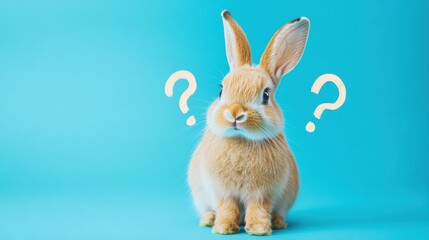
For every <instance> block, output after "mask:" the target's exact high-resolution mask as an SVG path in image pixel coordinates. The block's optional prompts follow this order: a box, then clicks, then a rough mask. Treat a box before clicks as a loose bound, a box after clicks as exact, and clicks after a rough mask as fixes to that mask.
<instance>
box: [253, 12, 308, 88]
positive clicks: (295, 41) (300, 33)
mask: <svg viewBox="0 0 429 240" xmlns="http://www.w3.org/2000/svg"><path fill="white" fill-rule="evenodd" d="M309 28H310V21H309V20H308V19H307V18H305V17H301V18H297V19H295V20H293V21H291V22H289V23H287V24H286V25H284V26H283V27H282V28H280V29H279V30H278V31H277V32H276V33H275V34H274V36H273V37H272V38H271V40H270V42H269V43H268V46H267V48H266V49H265V51H264V54H262V57H261V63H260V65H261V67H262V68H263V69H265V70H266V71H267V72H268V73H269V74H270V75H271V77H273V78H274V81H275V83H276V84H278V82H279V81H280V79H281V78H282V76H283V75H285V74H286V73H288V72H290V71H291V70H292V69H293V68H294V67H295V66H296V64H297V63H298V62H299V60H300V59H301V56H302V53H303V52H304V48H305V44H306V42H307V36H308V30H309Z"/></svg>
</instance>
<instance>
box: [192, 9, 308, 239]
mask: <svg viewBox="0 0 429 240" xmlns="http://www.w3.org/2000/svg"><path fill="white" fill-rule="evenodd" d="M222 17H223V23H224V28H225V41H226V50H227V58H228V63H229V65H230V68H231V71H230V73H229V74H228V75H227V76H226V77H225V78H224V80H223V82H222V85H223V89H222V94H221V96H220V97H219V99H217V100H216V101H215V102H214V103H213V104H212V105H211V106H210V108H209V111H208V114H207V128H206V131H205V134H204V137H203V139H202V141H201V142H200V144H199V145H198V147H197V149H196V150H195V152H194V154H193V157H192V160H191V162H190V166H189V172H188V182H189V185H190V188H191V192H192V197H193V200H194V204H195V207H196V208H197V210H198V212H199V213H200V215H201V220H200V224H201V225H202V226H213V232H214V233H220V234H232V233H237V232H238V231H239V226H240V223H243V224H245V230H246V231H247V232H248V233H249V234H253V235H269V234H271V232H272V228H274V229H279V228H284V227H286V223H285V217H286V214H287V211H288V210H289V209H290V207H291V206H292V205H293V203H294V201H295V198H296V195H297V193H298V172H297V167H296V164H295V159H294V157H293V155H292V153H291V151H290V149H289V146H288V144H287V142H286V140H285V137H284V133H283V124H284V120H283V115H282V112H281V110H280V108H279V107H278V105H277V103H276V101H275V99H274V93H275V90H276V89H277V85H278V83H279V81H280V78H281V77H282V76H283V75H284V74H286V73H287V72H289V71H290V70H292V68H294V67H295V65H296V64H297V63H298V61H299V59H300V58H301V55H302V53H303V51H304V47H305V43H306V40H307V35H308V30H309V21H308V19H306V18H298V19H296V20H294V21H292V22H290V23H288V24H286V25H285V26H283V27H282V28H281V29H280V30H279V31H278V32H277V33H276V34H275V35H274V36H273V38H272V39H271V41H270V43H269V44H268V46H267V48H266V50H265V52H264V54H263V56H262V58H261V63H260V65H259V66H251V53H250V47H249V44H248V41H247V38H246V36H245V34H244V32H243V30H242V29H241V28H240V26H239V25H238V24H237V23H236V22H235V21H234V20H233V19H232V16H231V15H230V13H229V12H228V11H224V12H222ZM266 95H268V100H267V99H265V98H266V97H267V96H266ZM264 97H265V98H264ZM264 99H265V101H264Z"/></svg>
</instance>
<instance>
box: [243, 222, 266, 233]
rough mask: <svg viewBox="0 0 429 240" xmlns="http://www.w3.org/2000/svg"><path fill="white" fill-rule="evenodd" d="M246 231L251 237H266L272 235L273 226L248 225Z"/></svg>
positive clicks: (257, 223)
mask: <svg viewBox="0 0 429 240" xmlns="http://www.w3.org/2000/svg"><path fill="white" fill-rule="evenodd" d="M244 230H246V232H247V233H248V234H250V235H257V236H265V235H271V233H272V230H271V226H270V225H269V224H267V223H262V222H255V223H247V224H246V226H245V227H244Z"/></svg>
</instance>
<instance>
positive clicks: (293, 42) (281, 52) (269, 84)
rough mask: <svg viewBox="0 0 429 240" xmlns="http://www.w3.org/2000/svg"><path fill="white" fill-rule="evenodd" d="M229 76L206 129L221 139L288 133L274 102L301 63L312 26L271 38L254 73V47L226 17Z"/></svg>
mask: <svg viewBox="0 0 429 240" xmlns="http://www.w3.org/2000/svg"><path fill="white" fill-rule="evenodd" d="M221 15H222V18H223V25H224V29H225V32H224V33H225V43H226V44H225V46H226V56H227V59H228V64H229V67H230V69H231V71H230V73H229V74H228V75H227V76H226V77H225V79H224V80H223V82H222V86H223V89H222V91H221V93H220V94H219V95H220V96H219V99H217V100H216V101H215V102H214V103H213V104H212V105H211V107H210V109H209V112H208V116H207V126H208V128H209V129H210V130H211V131H212V132H213V133H215V134H216V135H219V136H222V137H242V138H246V139H250V140H255V141H257V140H262V139H267V138H273V137H275V136H276V135H278V134H279V133H281V132H282V130H283V116H282V113H281V111H280V109H279V107H278V106H277V103H276V102H275V100H274V92H275V90H276V87H277V86H278V84H279V82H280V79H281V78H282V76H284V75H285V74H286V73H288V72H289V71H291V70H292V69H293V68H294V67H295V65H296V64H297V63H298V62H299V60H300V58H301V55H302V53H303V51H304V47H305V44H306V42H307V35H308V30H309V27H310V22H309V21H308V19H307V18H305V17H301V18H297V19H295V20H293V21H291V22H289V23H287V24H286V25H284V26H283V27H282V28H280V29H279V30H278V31H277V32H276V33H275V34H274V36H273V37H272V38H271V40H270V42H269V43H268V45H267V48H266V49H265V51H264V53H263V54H262V57H261V60H260V64H259V66H257V67H252V66H251V65H252V56H251V52H250V45H249V42H248V41H247V38H246V35H245V34H244V32H243V29H241V27H240V26H239V25H238V23H237V22H235V21H234V19H233V18H232V16H231V14H230V13H229V12H228V11H223V12H222V14H221Z"/></svg>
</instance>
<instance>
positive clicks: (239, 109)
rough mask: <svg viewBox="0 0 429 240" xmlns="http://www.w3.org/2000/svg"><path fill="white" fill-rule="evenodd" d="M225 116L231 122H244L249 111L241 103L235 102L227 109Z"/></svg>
mask: <svg viewBox="0 0 429 240" xmlns="http://www.w3.org/2000/svg"><path fill="white" fill-rule="evenodd" d="M223 116H224V117H225V119H226V120H227V121H228V122H231V123H243V122H245V121H246V120H247V113H246V112H245V111H244V108H243V106H242V105H241V104H239V103H234V104H232V105H231V106H230V107H229V108H227V109H225V111H224V112H223Z"/></svg>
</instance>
